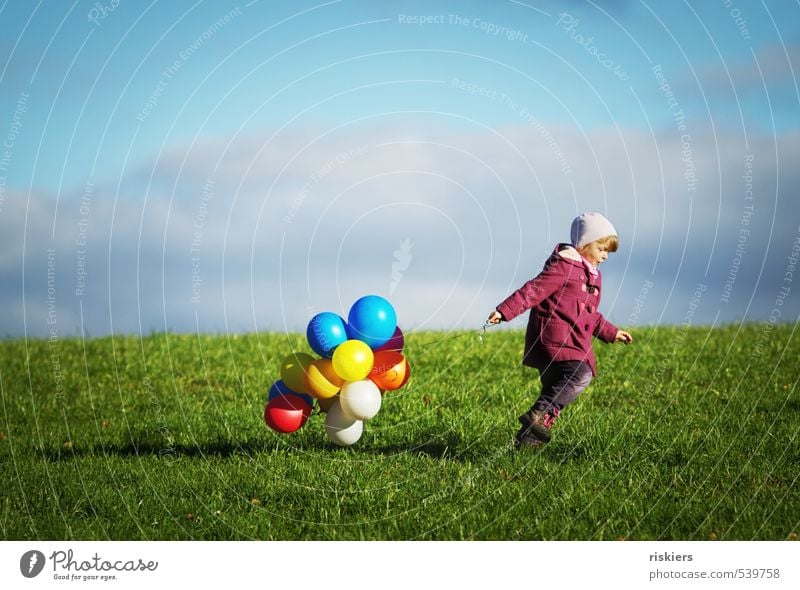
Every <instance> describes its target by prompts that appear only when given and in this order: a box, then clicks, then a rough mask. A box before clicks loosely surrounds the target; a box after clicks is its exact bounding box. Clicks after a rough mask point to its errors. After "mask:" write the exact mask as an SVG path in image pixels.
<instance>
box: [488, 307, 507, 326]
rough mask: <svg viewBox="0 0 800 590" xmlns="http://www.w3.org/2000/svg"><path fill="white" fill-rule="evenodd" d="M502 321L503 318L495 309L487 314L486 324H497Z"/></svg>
mask: <svg viewBox="0 0 800 590" xmlns="http://www.w3.org/2000/svg"><path fill="white" fill-rule="evenodd" d="M502 321H503V316H502V315H501V314H500V312H499V311H497V310H496V309H495V310H494V311H493V312H492V313H490V314H489V319H487V320H486V323H487V324H499V323H500V322H502Z"/></svg>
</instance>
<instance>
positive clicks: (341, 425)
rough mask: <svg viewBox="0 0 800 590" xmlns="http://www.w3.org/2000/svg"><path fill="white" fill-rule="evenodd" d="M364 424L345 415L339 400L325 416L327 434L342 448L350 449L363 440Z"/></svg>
mask: <svg viewBox="0 0 800 590" xmlns="http://www.w3.org/2000/svg"><path fill="white" fill-rule="evenodd" d="M363 432H364V423H363V422H362V421H361V420H358V419H356V418H353V417H352V416H350V415H348V414H345V413H344V410H342V405H341V403H340V401H339V400H336V401H335V402H334V403H333V405H332V406H331V407H330V409H329V410H328V414H327V415H326V416H325V434H327V435H328V438H329V439H330V441H331V442H333V443H336V444H337V445H339V446H340V447H349V446H350V445H352V444H355V443H356V442H357V441H358V439H359V438H361V435H362V433H363Z"/></svg>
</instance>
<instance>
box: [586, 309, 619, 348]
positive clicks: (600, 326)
mask: <svg viewBox="0 0 800 590" xmlns="http://www.w3.org/2000/svg"><path fill="white" fill-rule="evenodd" d="M592 334H593V335H594V336H595V337H596V338H599V339H600V340H602V341H603V342H614V338H616V336H617V327H616V326H615V325H614V324H612V323H611V322H609V321H608V320H607V319H606V318H604V317H603V314H602V313H600V312H597V320H596V322H595V324H594V330H592Z"/></svg>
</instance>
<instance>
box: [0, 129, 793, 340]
mask: <svg viewBox="0 0 800 590" xmlns="http://www.w3.org/2000/svg"><path fill="white" fill-rule="evenodd" d="M549 132H550V134H551V136H552V137H553V138H555V139H556V141H557V142H558V146H559V149H560V150H561V151H562V152H563V154H564V157H565V158H567V159H568V161H569V163H570V169H571V173H570V174H566V175H565V174H564V171H563V167H561V166H560V165H559V159H558V158H557V157H556V154H554V151H553V146H552V144H550V143H548V142H547V141H545V140H544V139H543V138H542V137H541V134H539V133H537V132H535V131H534V130H532V129H531V128H530V127H509V128H503V129H498V130H497V132H496V133H492V132H480V133H478V132H471V133H467V132H456V131H452V130H451V131H445V130H442V129H425V128H422V127H412V126H406V127H405V128H403V129H402V130H398V129H397V128H389V127H387V128H366V127H363V128H343V129H341V130H339V131H338V132H335V133H329V134H327V135H325V134H323V133H316V134H315V133H312V132H310V131H306V132H305V133H299V134H294V133H293V134H288V133H284V134H280V135H278V136H276V137H275V138H272V139H271V140H270V141H267V140H268V139H269V138H270V134H268V133H264V134H260V135H252V136H248V137H244V138H238V139H236V140H235V141H233V142H231V144H230V146H229V147H228V143H229V142H228V140H227V139H226V138H219V139H216V140H206V141H204V142H203V143H202V144H196V145H194V146H192V148H191V149H188V150H182V151H181V150H178V151H172V152H168V153H165V154H163V155H162V157H160V158H159V159H158V161H156V162H153V163H151V164H150V165H149V166H141V167H140V168H138V169H137V170H135V171H132V172H131V173H130V174H128V176H126V177H125V178H124V179H123V182H122V184H121V189H120V194H119V195H116V194H115V192H114V190H113V187H110V186H97V187H95V190H94V194H93V195H92V200H91V204H90V211H89V212H88V213H87V214H86V215H84V213H86V212H85V211H84V212H83V213H82V212H81V209H80V201H79V199H80V196H81V194H80V192H79V191H76V194H74V195H64V196H62V197H61V199H60V203H59V211H58V222H57V225H56V229H55V239H52V238H51V235H52V229H53V228H52V219H53V212H54V210H55V208H54V198H53V197H52V196H50V195H41V194H33V195H31V197H30V210H29V212H28V224H27V227H25V225H24V219H25V216H24V211H25V208H24V206H23V205H24V203H25V202H26V199H27V196H23V195H19V194H10V195H9V196H8V200H7V202H6V204H5V206H4V209H3V212H2V215H0V246H1V247H2V249H1V250H0V275H2V276H1V279H2V285H3V286H2V287H1V288H0V299H2V302H3V304H4V306H5V308H6V309H9V310H10V312H9V313H8V314H6V315H4V316H3V321H2V324H1V325H0V333H4V334H19V333H22V330H23V326H22V323H21V322H22V313H21V301H22V299H21V283H20V281H21V276H22V274H21V273H22V258H21V253H22V245H23V236H24V237H25V242H24V244H25V249H26V257H25V259H24V265H25V280H26V283H25V288H26V293H25V305H26V308H25V309H26V311H27V321H28V331H29V333H34V334H40V335H43V334H45V333H46V330H47V323H46V317H45V311H46V306H45V307H44V308H43V302H44V303H46V301H47V284H46V278H47V277H46V270H47V266H46V256H45V254H46V249H47V248H48V247H55V248H56V250H57V252H58V275H57V276H58V285H59V288H58V296H57V300H58V310H59V311H58V313H59V315H58V321H59V327H60V329H61V331H62V333H74V332H75V330H76V329H77V328H78V324H79V321H80V320H79V317H80V316H79V307H78V302H79V300H81V299H82V301H83V309H84V321H85V327H87V328H88V330H89V332H90V333H91V334H101V333H107V332H108V331H110V330H111V329H112V322H113V329H114V331H122V332H136V331H138V330H139V329H140V321H141V329H142V330H144V331H145V332H149V331H150V330H163V329H171V330H178V331H192V330H194V328H195V322H196V321H197V324H198V325H199V327H200V328H201V329H203V330H214V331H221V330H224V329H225V327H226V319H227V327H228V329H231V330H236V331H247V330H255V329H262V330H265V329H277V330H283V329H289V330H302V329H303V328H304V326H305V322H306V321H307V320H308V318H309V317H310V315H312V314H313V313H314V312H315V311H322V310H326V309H331V310H333V311H337V312H341V313H346V310H347V308H348V307H349V304H350V303H351V302H352V301H354V300H355V299H356V298H357V297H358V296H360V295H363V294H365V293H378V294H382V295H385V296H389V294H390V293H391V299H392V301H393V302H394V304H395V306H396V307H397V309H398V312H399V314H400V317H401V321H402V322H403V323H405V325H408V326H412V327H415V328H451V327H467V328H479V327H480V325H481V324H482V322H483V320H484V318H485V316H486V314H487V313H488V311H489V310H490V309H491V308H493V307H494V305H496V304H497V303H499V301H500V300H501V299H502V298H503V297H505V295H507V294H508V293H510V292H511V291H512V290H513V289H515V288H516V287H517V286H519V285H520V284H521V283H522V282H523V281H525V280H527V279H528V278H530V277H531V276H533V275H535V274H536V273H537V272H538V271H539V270H540V268H541V265H542V263H543V262H544V260H545V258H546V257H547V255H548V254H549V252H550V251H551V249H552V247H553V245H554V244H555V243H556V242H557V241H560V240H565V239H567V237H568V231H569V223H570V221H571V219H572V217H573V216H574V215H575V214H576V213H577V212H579V211H581V210H588V209H594V210H603V211H606V212H607V214H608V216H609V217H610V218H611V219H612V220H613V222H614V223H615V225H616V227H617V228H618V230H619V231H620V233H621V238H622V248H621V251H620V252H619V253H618V254H616V255H614V256H613V257H612V259H611V260H610V261H609V262H608V263H607V264H606V268H605V269H604V273H605V277H606V286H607V289H606V296H605V300H604V304H603V310H604V311H606V312H607V313H608V314H609V316H610V317H611V318H612V319H614V320H616V321H618V322H623V323H624V322H626V321H627V320H628V318H629V317H630V314H631V312H630V310H631V309H633V308H634V306H635V303H634V299H635V298H636V297H637V295H638V294H639V291H640V288H641V285H642V284H643V282H644V281H647V280H653V281H655V282H656V283H657V285H658V288H657V292H658V293H657V294H655V293H653V294H651V295H650V299H649V303H648V305H647V306H645V308H644V309H642V310H641V313H640V314H638V315H637V317H636V320H637V321H639V322H642V323H647V322H653V321H656V320H659V318H661V320H660V321H667V322H679V321H681V319H682V317H683V314H684V313H685V307H686V304H687V303H686V302H687V301H688V299H687V297H689V296H690V294H691V292H692V290H693V289H694V287H695V285H696V284H697V283H698V282H701V281H702V282H704V283H706V284H707V285H708V289H709V295H708V297H707V299H706V304H705V305H706V307H705V308H704V309H703V310H702V314H701V315H700V318H701V319H702V320H703V321H711V320H712V319H713V318H714V317H715V316H716V314H717V312H718V311H721V313H722V315H721V317H722V319H726V320H731V319H736V318H742V317H743V318H744V319H752V320H756V319H763V318H764V317H765V314H768V312H769V310H768V309H766V305H767V304H766V303H764V302H765V301H769V299H770V297H771V296H772V293H773V291H774V290H775V289H777V287H778V285H777V282H778V281H779V280H780V279H779V277H780V276H781V272H780V271H781V268H782V265H784V263H785V262H784V261H783V259H782V257H781V256H780V255H779V253H780V252H783V251H785V250H786V247H787V245H789V246H790V245H791V241H792V239H793V236H794V235H795V234H796V233H797V231H798V228H797V225H798V223H797V218H796V213H795V211H796V208H795V207H794V205H793V204H792V202H791V192H790V191H792V190H793V187H794V186H796V185H797V180H798V179H797V174H798V172H797V171H796V169H795V168H794V162H796V161H798V160H797V157H798V156H800V149H799V148H800V138H798V136H797V135H787V136H783V137H782V138H781V140H780V144H779V145H778V146H777V151H778V156H777V159H776V156H775V153H776V146H775V145H774V139H772V138H770V137H766V136H758V137H756V136H751V137H750V145H749V152H747V153H751V154H753V185H754V194H755V200H754V202H753V205H754V213H753V217H752V219H751V220H750V221H749V222H748V223H749V225H747V226H746V227H747V229H748V230H750V231H751V234H750V235H749V237H748V241H747V251H746V253H745V255H744V256H743V257H742V260H741V265H740V268H739V270H738V271H737V272H738V274H737V276H736V280H735V284H734V286H733V290H732V298H731V301H730V303H727V304H725V305H722V304H721V303H720V302H719V294H720V292H721V290H722V288H723V287H724V284H725V281H726V277H727V275H728V271H729V267H730V264H731V261H732V260H733V256H734V253H735V249H736V245H737V237H738V235H739V231H740V230H741V229H742V228H743V227H744V226H742V217H743V212H744V207H745V205H746V204H747V202H746V201H745V200H744V190H745V187H744V181H743V179H742V175H743V171H744V158H745V155H746V150H745V148H744V146H743V141H742V139H741V138H740V137H737V136H736V135H733V134H728V133H723V134H718V135H717V136H716V137H713V136H711V135H710V134H709V133H708V131H707V130H696V131H694V132H693V133H692V142H691V146H690V147H691V165H692V167H693V170H694V171H695V174H696V177H697V185H696V186H697V188H696V191H695V192H694V193H692V192H690V191H689V190H687V188H688V184H687V180H686V179H685V178H684V173H685V172H686V171H687V163H686V162H685V161H683V160H682V157H683V156H685V155H686V154H685V153H684V154H683V156H682V154H681V151H682V149H684V148H685V146H682V144H681V140H680V137H679V136H678V135H677V134H675V133H670V132H660V133H659V134H658V135H656V136H655V137H652V136H650V135H648V134H646V133H641V132H638V131H632V130H629V129H623V130H618V129H607V130H600V131H593V132H591V133H588V134H587V135H584V134H583V133H581V132H580V131H579V130H574V129H565V128H558V129H551V130H549ZM151 177H152V178H151ZM209 181H211V182H210V183H209ZM148 187H149V188H148ZM145 195H146V198H147V200H146V205H145V200H144V196H145ZM115 199H116V200H115ZM143 212H144V215H142V213H143ZM112 215H113V219H114V222H113V225H112V222H111V220H112ZM82 217H85V218H86V219H87V225H86V233H87V240H88V243H87V246H86V269H87V273H88V274H87V276H86V291H85V294H84V295H83V296H82V297H77V296H76V295H75V288H76V283H77V281H78V275H77V264H78V250H80V249H81V248H80V247H79V246H78V245H77V243H76V240H77V237H78V228H79V222H80V220H81V218H82ZM773 218H774V219H775V222H774V224H773ZM140 221H141V227H140ZM112 230H113V231H112ZM140 234H141V239H140ZM715 235H716V241H715ZM404 241H408V242H409V243H411V244H413V259H412V260H411V261H410V262H409V264H408V265H407V267H406V268H405V269H403V272H402V277H401V280H400V281H399V282H398V283H397V285H396V286H395V290H394V292H393V293H392V284H393V280H394V279H393V264H394V263H395V262H396V258H395V255H394V253H395V251H396V250H397V249H398V247H399V245H400V244H402V243H403V242H404ZM767 243H771V246H770V249H769V250H767V249H766V247H767ZM193 248H194V250H193ZM762 263H763V264H764V267H765V270H764V272H763V273H762V274H761V279H760V281H757V279H758V277H759V273H760V272H761V265H762ZM223 291H224V299H223ZM670 293H671V295H670ZM751 296H754V297H755V302H756V303H755V304H754V306H751V307H750V309H747V308H746V306H747V302H748V301H749V299H750V297H751ZM193 297H194V299H195V301H193ZM791 305H793V306H794V307H793V308H792V309H795V308H797V304H796V303H793V302H792V303H791ZM746 309H747V311H746V312H745V310H746ZM139 310H141V320H140V317H139ZM195 318H197V320H196V319H195Z"/></svg>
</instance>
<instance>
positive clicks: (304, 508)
mask: <svg viewBox="0 0 800 590" xmlns="http://www.w3.org/2000/svg"><path fill="white" fill-rule="evenodd" d="M770 328H771V329H770ZM634 334H635V337H636V342H635V343H634V345H632V346H629V347H623V346H621V345H616V346H605V345H603V344H601V343H599V342H598V343H596V345H595V351H596V352H597V354H598V361H599V367H600V376H599V378H598V379H596V380H595V381H594V382H593V383H592V385H591V386H590V387H589V389H587V390H586V392H584V394H583V395H582V396H581V397H580V398H579V399H578V401H577V402H576V403H575V404H573V405H572V406H570V407H569V408H568V409H567V410H565V412H564V413H563V414H562V417H561V418H560V419H559V423H558V425H557V426H556V429H555V430H554V438H553V442H552V443H550V445H548V446H547V447H545V448H543V449H541V450H539V451H535V452H523V453H517V452H515V451H513V449H511V448H510V446H509V443H510V441H511V440H512V437H513V434H514V432H515V430H516V427H517V425H516V416H517V415H519V414H520V413H522V412H523V411H524V410H525V409H527V407H529V405H530V404H531V403H532V402H533V400H534V397H535V394H536V393H537V391H538V378H537V377H536V373H535V371H532V370H529V369H525V368H523V367H521V366H519V362H518V361H519V356H520V352H521V348H522V341H523V336H522V334H521V333H520V332H519V331H499V332H493V333H490V334H488V335H487V336H486V338H485V342H484V343H483V344H481V343H480V342H479V341H478V338H477V336H476V335H475V334H469V333H449V334H445V333H435V332H431V333H420V334H412V335H410V336H409V337H408V338H407V350H406V353H407V356H408V358H409V360H410V363H411V365H412V368H413V373H412V378H411V381H410V382H409V384H408V385H407V386H406V387H405V388H404V389H403V390H400V391H398V392H389V393H388V394H387V395H386V397H385V398H384V403H383V407H382V409H381V412H380V413H379V414H378V415H377V416H376V417H375V418H374V419H373V420H372V421H370V422H369V423H367V424H366V429H365V434H364V436H363V438H362V439H361V440H360V441H359V442H358V443H357V444H356V445H355V446H353V447H350V448H344V449H342V448H338V447H334V446H333V445H331V444H330V443H329V442H328V441H327V439H326V437H325V433H324V428H323V417H322V416H321V415H315V416H312V418H311V419H310V420H309V422H308V424H307V425H306V426H305V428H303V429H302V430H301V431H299V432H297V433H294V434H292V435H278V434H276V433H274V432H272V431H270V430H268V429H267V428H266V426H265V425H264V423H263V420H262V412H263V406H264V404H265V402H266V392H267V390H268V388H269V385H270V383H271V382H272V381H273V380H274V379H276V378H277V375H276V372H277V371H278V368H279V365H280V361H281V359H282V358H283V357H284V356H285V355H286V354H288V353H289V352H291V351H292V350H304V351H307V350H308V346H307V345H306V344H305V342H304V341H303V339H302V338H301V336H299V335H286V334H253V335H245V336H199V337H198V336H191V335H174V334H157V335H152V336H149V337H146V338H143V339H140V338H137V337H115V338H113V339H111V338H99V339H90V340H86V341H82V340H80V339H60V340H58V341H57V342H55V343H53V344H51V343H49V342H48V341H43V340H39V341H28V342H27V343H26V342H25V341H20V340H17V341H6V342H0V394H1V399H2V414H1V415H0V464H2V473H3V476H4V483H3V485H2V487H0V535H2V537H3V538H4V539H80V540H92V539H135V540H153V539H157V540H188V539H206V540H221V539H268V540H275V539H298V540H309V539H370V540H372V539H444V540H456V539H533V540H539V539H565V540H567V539H568V540H575V539H579V540H594V539H641V540H651V539H659V540H661V539H664V540H666V539H670V540H694V539H700V540H704V539H720V540H780V539H796V537H797V532H798V529H799V528H800V522H798V519H800V492H798V489H800V485H798V483H800V482H798V478H799V477H800V440H799V439H798V432H800V399H799V398H798V389H797V384H798V377H799V376H800V370H798V366H797V359H798V358H800V344H798V338H797V336H796V335H795V334H794V328H793V327H792V326H774V327H771V326H769V325H764V326H761V325H745V326H728V327H723V328H717V329H713V330H711V329H707V328H692V329H685V328H682V327H676V328H665V327H658V328H647V329H645V328H641V329H637V330H635V331H634Z"/></svg>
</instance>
